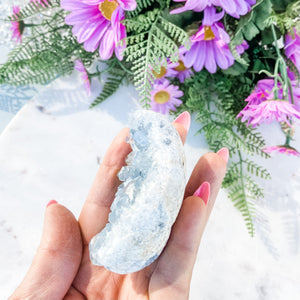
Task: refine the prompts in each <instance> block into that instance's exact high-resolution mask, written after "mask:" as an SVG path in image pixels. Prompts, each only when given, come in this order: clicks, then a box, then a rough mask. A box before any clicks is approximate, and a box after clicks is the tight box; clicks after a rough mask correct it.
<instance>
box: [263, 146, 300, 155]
mask: <svg viewBox="0 0 300 300" xmlns="http://www.w3.org/2000/svg"><path fill="white" fill-rule="evenodd" d="M262 151H264V152H265V153H273V152H275V153H283V154H287V155H293V156H297V157H300V153H299V152H298V151H297V150H296V149H295V148H293V147H291V146H289V145H282V146H271V147H266V148H264V149H263V150H262Z"/></svg>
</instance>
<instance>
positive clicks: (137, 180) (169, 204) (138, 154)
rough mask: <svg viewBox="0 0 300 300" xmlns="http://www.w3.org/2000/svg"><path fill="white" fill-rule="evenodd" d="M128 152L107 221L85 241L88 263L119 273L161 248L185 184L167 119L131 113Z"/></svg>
mask: <svg viewBox="0 0 300 300" xmlns="http://www.w3.org/2000/svg"><path fill="white" fill-rule="evenodd" d="M130 128H131V129H130V136H129V138H128V142H129V143H130V145H131V147H132V150H133V151H132V152H131V153H130V154H129V155H128V157H127V160H126V162H127V166H125V167H123V168H122V169H121V170H120V172H119V174H118V176H119V178H120V180H121V181H123V183H122V184H121V185H120V186H119V188H118V191H117V193H116V195H115V199H114V201H113V203H112V206H111V213H110V215H109V223H107V224H106V226H105V228H104V229H103V230H102V231H101V232H100V233H98V234H97V235H96V236H94V237H93V239H92V240H91V242H90V258H91V261H92V263H93V264H95V265H99V266H104V267H105V268H106V269H108V270H110V271H113V272H115V273H119V274H128V273H132V272H136V271H139V270H141V269H143V268H144V267H146V266H147V265H149V264H151V263H152V262H153V261H154V260H155V259H156V258H157V257H158V256H159V255H160V253H161V251H162V250H163V248H164V246H165V244H166V242H167V240H168V238H169V235H170V231H171V227H172V225H173V223H174V221H175V219H176V217H177V214H178V212H179V209H180V206H181V203H182V199H183V194H184V188H185V155H184V150H183V145H182V142H181V139H180V137H179V135H178V133H177V131H176V129H175V128H174V126H173V125H172V124H171V123H170V122H169V120H168V118H167V117H165V116H163V115H161V114H158V113H155V112H151V111H144V110H141V111H137V112H135V113H134V114H133V115H132V118H131V126H130Z"/></svg>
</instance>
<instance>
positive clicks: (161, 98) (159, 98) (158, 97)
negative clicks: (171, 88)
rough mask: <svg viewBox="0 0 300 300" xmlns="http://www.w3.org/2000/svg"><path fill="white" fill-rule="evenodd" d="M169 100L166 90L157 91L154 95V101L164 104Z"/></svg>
mask: <svg viewBox="0 0 300 300" xmlns="http://www.w3.org/2000/svg"><path fill="white" fill-rule="evenodd" d="M169 100H170V94H169V93H168V92H166V91H159V92H157V93H156V94H155V95H154V101H155V102H156V103H158V104H164V103H166V102H168V101H169Z"/></svg>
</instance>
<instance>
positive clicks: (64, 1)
mask: <svg viewBox="0 0 300 300" xmlns="http://www.w3.org/2000/svg"><path fill="white" fill-rule="evenodd" d="M60 5H61V7H62V8H63V9H65V10H68V11H71V13H70V14H69V15H68V16H67V17H66V19H65V22H66V24H68V25H73V29H72V32H73V34H74V35H75V36H76V37H77V41H78V43H83V47H84V49H85V50H86V51H89V52H94V51H96V50H97V49H98V48H99V55H100V57H101V58H102V59H105V60H106V59H109V58H111V56H112V55H113V52H115V54H116V56H117V58H118V59H120V60H121V59H122V58H123V57H122V54H121V52H122V50H123V49H124V47H120V46H117V45H118V43H119V41H121V40H122V39H124V38H125V37H126V28H125V26H124V25H123V24H122V23H121V21H122V20H123V19H124V17H125V13H124V11H125V10H134V9H135V8H136V1H135V0H61V3H60Z"/></svg>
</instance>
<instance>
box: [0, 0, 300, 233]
mask: <svg viewBox="0 0 300 300" xmlns="http://www.w3.org/2000/svg"><path fill="white" fill-rule="evenodd" d="M299 15H300V1H299V0H298V1H295V0H294V1H288V0H227V1H220V0H201V1H200V0H174V1H171V0H165V1H164V0H61V1H59V0H30V1H29V3H28V4H27V5H26V6H24V7H23V8H19V7H17V6H14V7H13V8H12V15H11V16H10V17H8V19H7V21H8V22H11V30H12V38H13V39H15V41H16V43H17V45H16V47H14V49H13V50H12V51H11V52H10V54H9V56H8V59H7V62H6V63H4V64H3V65H1V67H0V84H10V85H19V86H23V85H32V84H47V83H49V82H50V81H52V80H54V79H55V78H57V77H58V76H62V75H67V74H70V73H72V72H73V71H74V69H75V70H76V72H79V73H81V77H82V81H83V85H84V87H85V88H86V90H87V93H88V94H89V93H90V89H91V88H93V87H92V86H91V79H92V78H94V77H96V78H99V79H100V78H101V76H102V75H103V74H109V76H108V78H107V79H106V82H105V84H104V86H103V89H102V91H101V92H100V94H99V96H98V97H97V98H96V99H95V100H94V101H93V102H92V104H91V108H92V107H95V106H96V105H98V104H100V103H101V102H102V101H104V100H105V99H107V98H108V97H109V96H111V95H112V94H113V93H114V92H115V91H117V89H118V87H119V86H120V85H122V84H128V83H131V84H133V85H134V86H135V87H136V89H137V90H138V92H139V95H140V102H141V105H142V106H143V107H145V108H147V109H152V110H155V111H158V112H160V113H163V114H169V113H170V112H171V113H176V114H177V113H180V112H181V111H183V110H188V111H190V112H191V113H195V116H196V121H197V122H199V126H200V129H199V133H203V134H204V135H205V137H206V140H207V142H208V145H209V147H210V149H211V150H212V151H217V150H219V149H220V148H221V147H227V148H229V150H230V153H231V159H230V162H229V166H228V171H227V174H226V177H225V179H224V182H223V186H224V187H226V188H228V195H229V198H231V200H232V201H233V203H234V205H235V206H236V207H237V208H238V209H239V210H240V211H241V212H242V215H243V216H244V218H245V221H246V225H247V228H248V231H249V233H250V234H251V235H253V233H254V225H253V217H254V213H255V212H254V205H255V202H256V201H257V199H259V198H262V197H263V190H262V188H261V187H260V186H259V185H258V184H257V183H256V182H255V180H254V177H255V176H259V177H262V178H265V179H267V178H270V175H269V172H268V171H267V170H266V169H265V168H263V167H261V166H259V165H258V164H257V163H256V162H255V157H254V156H255V155H260V156H262V157H265V158H267V157H269V155H270V153H273V152H279V153H283V154H290V155H294V156H298V157H300V153H299V152H298V151H297V150H296V149H294V148H293V147H292V136H293V132H294V126H295V125H294V124H295V122H297V120H298V119H300V85H299V81H300V74H299V72H300V22H299ZM273 121H277V122H278V123H279V124H280V125H279V126H281V128H282V130H283V132H284V134H285V140H283V141H282V144H281V145H266V144H265V141H264V139H263V137H262V136H261V134H260V133H259V132H258V130H257V127H258V125H260V124H262V123H270V122H273Z"/></svg>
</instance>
